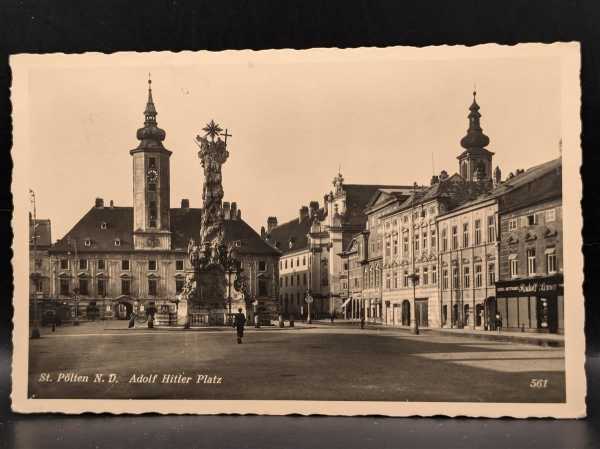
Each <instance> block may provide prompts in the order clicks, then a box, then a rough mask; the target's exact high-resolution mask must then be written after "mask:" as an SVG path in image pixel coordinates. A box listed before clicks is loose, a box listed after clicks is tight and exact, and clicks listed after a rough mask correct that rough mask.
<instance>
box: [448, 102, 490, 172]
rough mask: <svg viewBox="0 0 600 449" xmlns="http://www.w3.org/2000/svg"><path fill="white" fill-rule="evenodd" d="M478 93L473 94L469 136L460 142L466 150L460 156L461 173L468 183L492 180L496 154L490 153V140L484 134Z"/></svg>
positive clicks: (470, 108)
mask: <svg viewBox="0 0 600 449" xmlns="http://www.w3.org/2000/svg"><path fill="white" fill-rule="evenodd" d="M476 96H477V92H473V103H472V104H471V107H469V110H470V112H469V116H468V117H469V129H468V130H467V135H466V136H465V137H463V138H462V139H461V141H460V145H461V146H462V147H463V148H464V149H465V150H464V151H463V152H462V153H461V154H460V155H459V156H458V158H457V159H458V166H459V173H460V175H461V176H462V177H463V178H464V179H465V180H466V181H491V180H492V156H493V155H494V153H492V152H491V151H488V150H487V149H486V148H485V147H487V146H488V145H489V143H490V138H489V137H488V136H486V135H485V134H483V130H482V129H481V125H480V123H479V119H480V118H481V114H480V113H479V105H478V104H477V100H476V98H475V97H476Z"/></svg>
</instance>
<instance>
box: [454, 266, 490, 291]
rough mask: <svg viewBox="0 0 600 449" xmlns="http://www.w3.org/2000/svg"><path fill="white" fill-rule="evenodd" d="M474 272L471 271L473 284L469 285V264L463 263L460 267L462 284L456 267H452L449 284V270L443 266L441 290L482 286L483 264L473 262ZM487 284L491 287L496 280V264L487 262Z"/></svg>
mask: <svg viewBox="0 0 600 449" xmlns="http://www.w3.org/2000/svg"><path fill="white" fill-rule="evenodd" d="M473 269H474V271H475V273H473V284H472V285H471V274H472V273H471V266H470V265H465V266H463V267H462V285H461V284H460V280H461V279H460V275H459V269H458V267H452V284H451V285H450V279H449V270H448V268H444V269H443V270H442V290H448V289H449V288H452V289H455V290H456V289H460V288H463V289H466V288H471V287H474V288H482V287H484V285H483V266H482V265H481V264H475V265H474V267H473ZM487 269H488V270H487V282H488V283H487V285H488V286H489V287H493V286H494V284H495V282H496V264H494V263H488V265H487Z"/></svg>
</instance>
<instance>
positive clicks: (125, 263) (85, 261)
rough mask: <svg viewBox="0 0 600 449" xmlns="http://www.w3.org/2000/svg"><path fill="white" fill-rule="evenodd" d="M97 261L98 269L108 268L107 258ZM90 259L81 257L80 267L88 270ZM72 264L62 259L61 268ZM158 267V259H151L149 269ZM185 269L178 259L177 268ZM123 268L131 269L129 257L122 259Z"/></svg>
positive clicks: (181, 260) (181, 261)
mask: <svg viewBox="0 0 600 449" xmlns="http://www.w3.org/2000/svg"><path fill="white" fill-rule="evenodd" d="M95 261H96V269H98V270H106V260H104V259H95ZM89 262H90V261H89V260H88V259H79V262H78V267H79V269H80V270H87V269H88V267H89ZM69 266H70V260H69V259H60V269H61V270H68V269H69ZM157 267H158V264H157V261H156V259H150V260H148V270H149V271H156V270H157ZM183 269H184V264H183V259H178V260H176V261H175V270H177V271H183ZM121 270H123V271H129V270H130V263H129V259H121Z"/></svg>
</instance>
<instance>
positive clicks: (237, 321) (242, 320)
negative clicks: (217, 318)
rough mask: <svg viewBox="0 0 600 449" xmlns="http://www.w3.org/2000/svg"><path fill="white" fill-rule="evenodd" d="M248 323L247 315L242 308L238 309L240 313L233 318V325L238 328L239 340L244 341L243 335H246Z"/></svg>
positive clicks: (239, 342) (239, 341)
mask: <svg viewBox="0 0 600 449" xmlns="http://www.w3.org/2000/svg"><path fill="white" fill-rule="evenodd" d="M245 324H246V317H245V316H244V314H243V313H242V309H241V308H240V309H238V313H236V314H235V318H234V320H233V327H235V328H236V330H237V342H238V344H241V343H242V337H243V336H244V325H245Z"/></svg>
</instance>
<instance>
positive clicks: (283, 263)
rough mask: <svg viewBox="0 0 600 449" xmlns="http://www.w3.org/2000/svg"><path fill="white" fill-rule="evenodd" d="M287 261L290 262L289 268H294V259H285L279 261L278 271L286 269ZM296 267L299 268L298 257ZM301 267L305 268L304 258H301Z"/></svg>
mask: <svg viewBox="0 0 600 449" xmlns="http://www.w3.org/2000/svg"><path fill="white" fill-rule="evenodd" d="M288 260H289V261H290V268H294V259H293V258H290V259H285V260H280V261H279V269H281V270H283V269H284V268H287V267H288ZM296 266H297V267H299V266H300V256H298V257H296ZM302 266H303V267H304V266H306V256H302Z"/></svg>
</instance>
